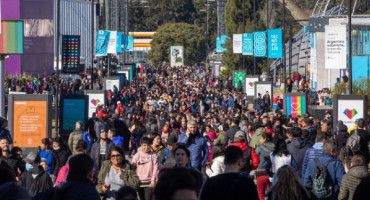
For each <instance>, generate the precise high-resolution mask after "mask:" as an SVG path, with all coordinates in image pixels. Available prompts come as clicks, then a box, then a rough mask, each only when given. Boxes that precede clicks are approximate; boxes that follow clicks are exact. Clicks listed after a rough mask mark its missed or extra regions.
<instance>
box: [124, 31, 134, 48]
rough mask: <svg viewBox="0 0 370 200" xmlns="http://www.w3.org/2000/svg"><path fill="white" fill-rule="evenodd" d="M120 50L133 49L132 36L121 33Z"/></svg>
mask: <svg viewBox="0 0 370 200" xmlns="http://www.w3.org/2000/svg"><path fill="white" fill-rule="evenodd" d="M122 50H123V51H133V50H134V36H127V35H122Z"/></svg>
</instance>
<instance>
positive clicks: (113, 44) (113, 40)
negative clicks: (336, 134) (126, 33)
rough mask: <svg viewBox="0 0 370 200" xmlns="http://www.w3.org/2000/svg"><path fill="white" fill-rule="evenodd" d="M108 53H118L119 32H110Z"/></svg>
mask: <svg viewBox="0 0 370 200" xmlns="http://www.w3.org/2000/svg"><path fill="white" fill-rule="evenodd" d="M108 53H117V31H110V37H109V42H108Z"/></svg>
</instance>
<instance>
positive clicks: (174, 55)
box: [170, 46, 184, 66]
mask: <svg viewBox="0 0 370 200" xmlns="http://www.w3.org/2000/svg"><path fill="white" fill-rule="evenodd" d="M170 54H171V66H182V65H184V47H183V46H171V52H170Z"/></svg>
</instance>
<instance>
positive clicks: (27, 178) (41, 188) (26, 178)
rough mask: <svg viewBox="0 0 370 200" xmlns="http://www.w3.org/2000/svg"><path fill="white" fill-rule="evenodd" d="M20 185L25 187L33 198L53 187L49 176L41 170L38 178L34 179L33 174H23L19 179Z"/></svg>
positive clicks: (26, 172)
mask: <svg viewBox="0 0 370 200" xmlns="http://www.w3.org/2000/svg"><path fill="white" fill-rule="evenodd" d="M19 184H20V185H21V186H23V187H25V188H26V189H27V191H28V193H29V194H30V195H31V196H32V197H34V196H36V195H37V194H38V193H42V192H45V191H46V190H48V189H50V188H52V187H53V182H52V181H51V178H50V176H49V174H48V173H46V172H45V171H44V170H41V169H40V170H39V173H38V175H37V176H36V178H33V177H32V173H31V172H28V171H25V172H23V173H22V174H21V176H20V177H19Z"/></svg>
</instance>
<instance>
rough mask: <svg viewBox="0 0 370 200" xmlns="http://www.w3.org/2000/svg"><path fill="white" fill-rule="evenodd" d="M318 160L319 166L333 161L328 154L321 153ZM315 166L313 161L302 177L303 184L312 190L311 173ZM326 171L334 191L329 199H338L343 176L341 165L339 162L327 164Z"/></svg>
mask: <svg viewBox="0 0 370 200" xmlns="http://www.w3.org/2000/svg"><path fill="white" fill-rule="evenodd" d="M318 159H319V162H320V164H321V165H323V164H324V163H325V162H327V161H328V160H330V159H334V157H333V156H332V155H330V154H327V153H323V154H321V156H320V157H319V158H318ZM315 165H316V164H315V162H313V161H312V162H310V163H309V164H308V166H307V170H306V173H305V175H304V182H303V184H304V185H305V186H306V187H308V188H312V182H313V173H314V169H315ZM327 170H328V173H329V175H330V178H331V180H332V183H333V185H334V190H333V193H332V195H331V197H330V199H332V200H336V199H338V194H339V188H340V185H341V183H342V177H343V175H344V174H345V171H344V168H343V165H342V163H341V162H340V161H339V160H334V161H333V162H330V163H329V164H328V167H327Z"/></svg>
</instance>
